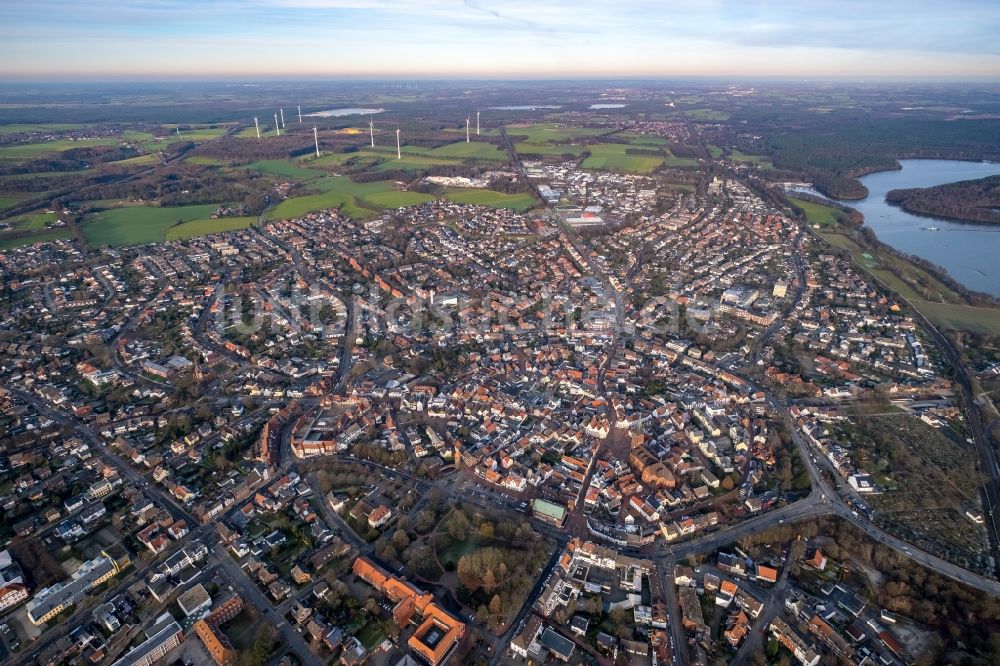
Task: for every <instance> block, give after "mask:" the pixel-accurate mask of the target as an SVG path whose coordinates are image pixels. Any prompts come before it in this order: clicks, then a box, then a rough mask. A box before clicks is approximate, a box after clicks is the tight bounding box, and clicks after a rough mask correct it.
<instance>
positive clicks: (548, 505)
mask: <svg viewBox="0 0 1000 666" xmlns="http://www.w3.org/2000/svg"><path fill="white" fill-rule="evenodd" d="M531 513H532V514H533V515H534V516H535V518H538V519H539V520H544V521H545V522H547V523H551V524H552V525H556V526H558V527H562V525H563V523H564V522H566V507H564V506H561V505H559V504H555V503H553V502H549V501H546V500H543V499H535V500H534V501H532V503H531Z"/></svg>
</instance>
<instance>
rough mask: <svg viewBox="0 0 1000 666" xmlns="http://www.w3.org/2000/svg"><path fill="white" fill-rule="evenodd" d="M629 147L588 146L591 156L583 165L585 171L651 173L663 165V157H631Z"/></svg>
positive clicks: (600, 144)
mask: <svg viewBox="0 0 1000 666" xmlns="http://www.w3.org/2000/svg"><path fill="white" fill-rule="evenodd" d="M628 148H629V147H628V146H627V145H624V144H619V143H599V144H596V145H593V146H588V149H589V150H590V156H589V157H588V158H587V159H585V160H584V161H583V164H582V165H581V166H582V167H583V168H584V169H599V170H602V171H629V172H632V173H649V172H651V171H652V170H653V169H655V168H656V167H658V166H660V165H661V164H663V158H662V157H654V156H652V155H631V154H629V153H626V152H625V151H626V150H628Z"/></svg>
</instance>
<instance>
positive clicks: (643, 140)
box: [615, 134, 667, 146]
mask: <svg viewBox="0 0 1000 666" xmlns="http://www.w3.org/2000/svg"><path fill="white" fill-rule="evenodd" d="M615 136H616V137H620V138H622V139H625V140H627V141H628V142H629V143H631V144H632V145H633V146H665V145H667V140H666V139H664V138H663V137H660V136H646V135H645V134H616V135H615Z"/></svg>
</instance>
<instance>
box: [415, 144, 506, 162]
mask: <svg viewBox="0 0 1000 666" xmlns="http://www.w3.org/2000/svg"><path fill="white" fill-rule="evenodd" d="M427 154H428V155H433V156H435V157H454V158H458V159H470V158H471V159H477V160H506V159H507V153H506V152H504V151H502V150H500V148H499V147H498V146H496V145H494V144H492V143H482V142H478V141H471V142H469V143H466V142H464V141H459V142H457V143H449V144H448V145H446V146H440V147H438V148H435V149H433V150H431V151H428V153H427Z"/></svg>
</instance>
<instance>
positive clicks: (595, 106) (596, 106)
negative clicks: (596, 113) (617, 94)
mask: <svg viewBox="0 0 1000 666" xmlns="http://www.w3.org/2000/svg"><path fill="white" fill-rule="evenodd" d="M626 106H628V104H591V105H590V108H591V109H624V108H625V107H626Z"/></svg>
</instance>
